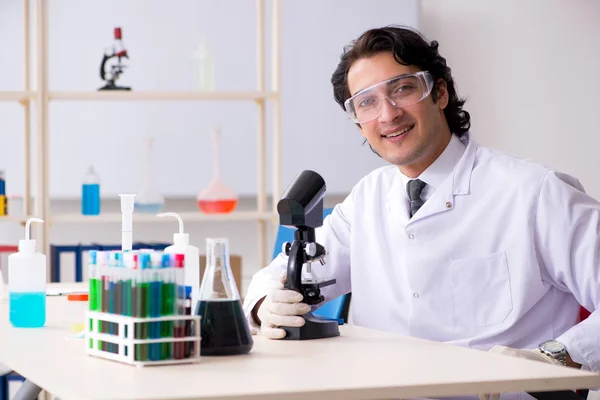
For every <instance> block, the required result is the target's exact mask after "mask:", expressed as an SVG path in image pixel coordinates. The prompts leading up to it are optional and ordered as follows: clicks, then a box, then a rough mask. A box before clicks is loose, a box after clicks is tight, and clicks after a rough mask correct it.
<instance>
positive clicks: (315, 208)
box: [277, 170, 326, 228]
mask: <svg viewBox="0 0 600 400" xmlns="http://www.w3.org/2000/svg"><path fill="white" fill-rule="evenodd" d="M325 191H326V185H325V180H324V179H323V178H322V177H321V175H319V174H318V173H316V172H314V171H310V170H305V171H302V172H300V173H299V174H298V175H296V177H295V178H294V180H293V181H292V183H290V185H289V186H288V188H287V189H286V191H285V193H284V194H283V196H282V197H281V200H279V202H278V203H277V212H278V213H279V223H280V224H281V225H283V226H289V227H292V226H293V227H298V228H300V227H305V228H318V227H320V226H321V225H323V197H324V195H325Z"/></svg>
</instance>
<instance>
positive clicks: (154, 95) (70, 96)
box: [49, 90, 277, 101]
mask: <svg viewBox="0 0 600 400" xmlns="http://www.w3.org/2000/svg"><path fill="white" fill-rule="evenodd" d="M275 96H277V94H276V93H274V92H253V91H248V92H216V91H215V92H202V91H118V90H114V91H96V92H64V91H51V92H50V94H49V100H54V101H65V100H66V101H68V100H88V101H160V100H163V101H257V100H264V99H267V98H273V97H275Z"/></svg>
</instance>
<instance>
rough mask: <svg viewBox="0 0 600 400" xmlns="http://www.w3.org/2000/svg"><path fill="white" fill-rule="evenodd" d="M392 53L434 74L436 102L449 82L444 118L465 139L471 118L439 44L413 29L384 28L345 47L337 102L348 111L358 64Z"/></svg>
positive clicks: (337, 82)
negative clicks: (351, 77)
mask: <svg viewBox="0 0 600 400" xmlns="http://www.w3.org/2000/svg"><path fill="white" fill-rule="evenodd" d="M388 51H391V52H393V54H394V58H395V59H396V61H398V63H400V64H402V65H415V66H417V67H419V68H421V69H422V70H424V71H429V73H431V75H432V77H433V80H434V82H436V83H435V86H434V88H433V90H432V91H431V97H432V99H433V101H434V102H435V101H437V99H438V93H437V85H438V80H439V79H443V80H445V81H446V85H447V87H448V96H449V101H448V106H447V107H446V108H445V109H444V114H445V116H446V120H447V122H448V126H449V127H450V131H451V132H453V133H454V134H456V135H457V136H459V137H460V136H462V135H464V134H465V132H467V131H468V130H469V128H470V127H471V122H470V120H471V117H470V115H469V113H468V112H467V111H466V110H463V108H462V107H463V105H464V103H465V100H464V99H461V98H459V97H458V94H457V93H456V88H455V87H454V80H453V79H452V75H451V73H450V67H448V66H447V65H446V59H445V58H444V57H442V56H441V55H440V54H439V52H438V42H437V41H435V40H434V41H432V42H431V43H429V42H428V41H427V40H425V38H424V37H423V35H421V34H420V33H419V32H417V31H416V30H414V29H412V28H408V27H402V26H394V25H389V26H385V27H383V28H377V29H370V30H368V31H366V32H364V33H363V34H362V35H361V36H360V37H359V38H358V39H356V40H354V41H352V42H351V43H350V44H349V45H347V46H345V47H344V51H343V53H342V55H341V57H340V62H339V64H338V66H337V68H336V69H335V71H334V73H333V75H332V76H331V83H332V85H333V96H334V97H335V101H336V102H337V103H338V104H339V105H340V106H341V107H342V109H343V110H344V111H345V110H346V108H345V107H344V102H345V101H346V100H347V99H349V98H350V90H349V89H348V70H349V69H350V67H351V66H352V64H354V62H355V61H357V60H359V59H361V58H365V57H370V56H372V55H375V54H377V53H381V52H388Z"/></svg>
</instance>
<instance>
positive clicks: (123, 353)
mask: <svg viewBox="0 0 600 400" xmlns="http://www.w3.org/2000/svg"><path fill="white" fill-rule="evenodd" d="M85 315H86V324H85V326H86V335H85V338H86V339H85V349H86V354H87V355H89V356H95V357H100V358H105V359H108V360H113V361H118V362H121V363H125V364H130V365H135V366H138V367H145V366H154V365H171V364H187V363H195V362H198V361H200V339H201V337H200V316H197V315H171V316H164V317H147V318H139V317H129V316H124V315H116V314H109V313H104V312H98V311H87V312H86V314H85ZM186 321H190V322H191V323H192V324H193V325H192V326H193V329H192V331H193V332H194V335H192V336H184V337H162V338H155V339H135V334H134V332H135V326H136V324H141V323H163V322H173V323H178V322H179V323H185V322H186ZM100 323H113V324H116V327H117V328H116V329H115V330H116V332H118V334H107V333H100V329H99V328H100ZM101 343H105V344H108V345H109V348H111V349H112V351H109V350H107V349H102V348H101ZM186 343H190V344H192V345H193V346H191V347H192V348H193V350H192V351H191V353H190V354H187V355H185V356H181V357H177V356H176V355H175V354H173V356H172V357H171V358H168V359H153V360H138V359H137V358H139V355H140V351H141V349H142V348H143V346H148V347H147V348H149V347H150V346H160V345H162V344H168V345H170V344H173V345H174V346H175V345H176V344H180V345H181V346H184V345H185V344H186ZM175 352H176V350H175V351H174V353H175Z"/></svg>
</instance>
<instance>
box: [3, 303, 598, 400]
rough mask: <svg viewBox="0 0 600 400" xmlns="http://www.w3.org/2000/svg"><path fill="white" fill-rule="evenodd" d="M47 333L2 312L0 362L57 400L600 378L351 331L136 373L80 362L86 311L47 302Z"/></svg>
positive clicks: (339, 394) (495, 386)
mask: <svg viewBox="0 0 600 400" xmlns="http://www.w3.org/2000/svg"><path fill="white" fill-rule="evenodd" d="M47 300H48V302H47V324H46V326H45V327H44V328H41V329H15V328H12V327H11V325H10V322H9V317H8V304H6V303H4V304H0V362H1V363H3V364H6V365H7V366H8V367H10V368H12V369H13V370H15V371H17V372H18V373H20V374H21V375H23V376H25V377H26V378H27V379H28V380H30V381H32V382H34V383H35V384H37V385H38V386H40V387H41V388H43V389H45V390H46V391H48V392H50V393H52V395H54V396H57V397H59V398H60V399H61V400H87V399H89V400H92V399H104V400H108V399H120V400H129V399H136V400H140V399H148V400H159V399H160V400H165V399H186V400H190V399H202V400H208V399H215V400H216V399H219V400H230V399H252V400H257V399H267V400H270V399H273V400H274V399H278V400H297V399H311V400H315V399H330V400H336V399H355V400H358V399H370V400H371V399H392V398H394V399H398V398H416V397H433V398H436V397H444V396H451V395H466V394H478V393H490V392H504V391H511V392H515V391H517V392H518V391H530V392H532V391H544V390H559V389H560V390H564V389H573V388H585V387H588V388H589V387H600V375H598V374H593V373H589V372H584V371H580V370H575V369H571V368H567V367H558V366H553V365H549V364H544V363H540V362H535V361H528V360H522V359H517V358H512V357H508V356H502V355H497V354H491V353H488V352H484V351H477V350H472V349H466V348H460V347H455V346H451V345H446V344H441V343H435V342H429V341H425V340H420V339H414V338H409V337H403V336H399V335H395V334H390V333H384V332H379V331H374V330H370V329H365V328H360V327H356V326H349V325H344V326H341V327H340V331H341V336H340V337H336V338H330V339H321V340H311V341H276V340H268V339H266V338H263V337H257V336H255V337H254V339H255V342H254V347H253V349H252V351H251V352H250V354H248V355H244V356H229V357H203V358H202V360H201V362H199V363H197V364H187V365H177V366H154V367H135V366H129V365H125V364H120V363H118V362H115V361H109V360H104V359H99V358H94V357H90V356H86V355H85V352H84V342H83V340H81V339H78V340H77V339H75V340H73V339H67V337H68V336H69V335H70V334H71V333H70V330H69V324H70V323H71V322H72V321H73V319H74V318H75V319H77V314H80V315H83V311H84V310H83V308H84V306H86V305H87V303H83V304H81V305H80V307H79V309H78V308H77V307H75V308H73V307H70V308H69V307H67V299H66V297H48V298H47Z"/></svg>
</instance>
